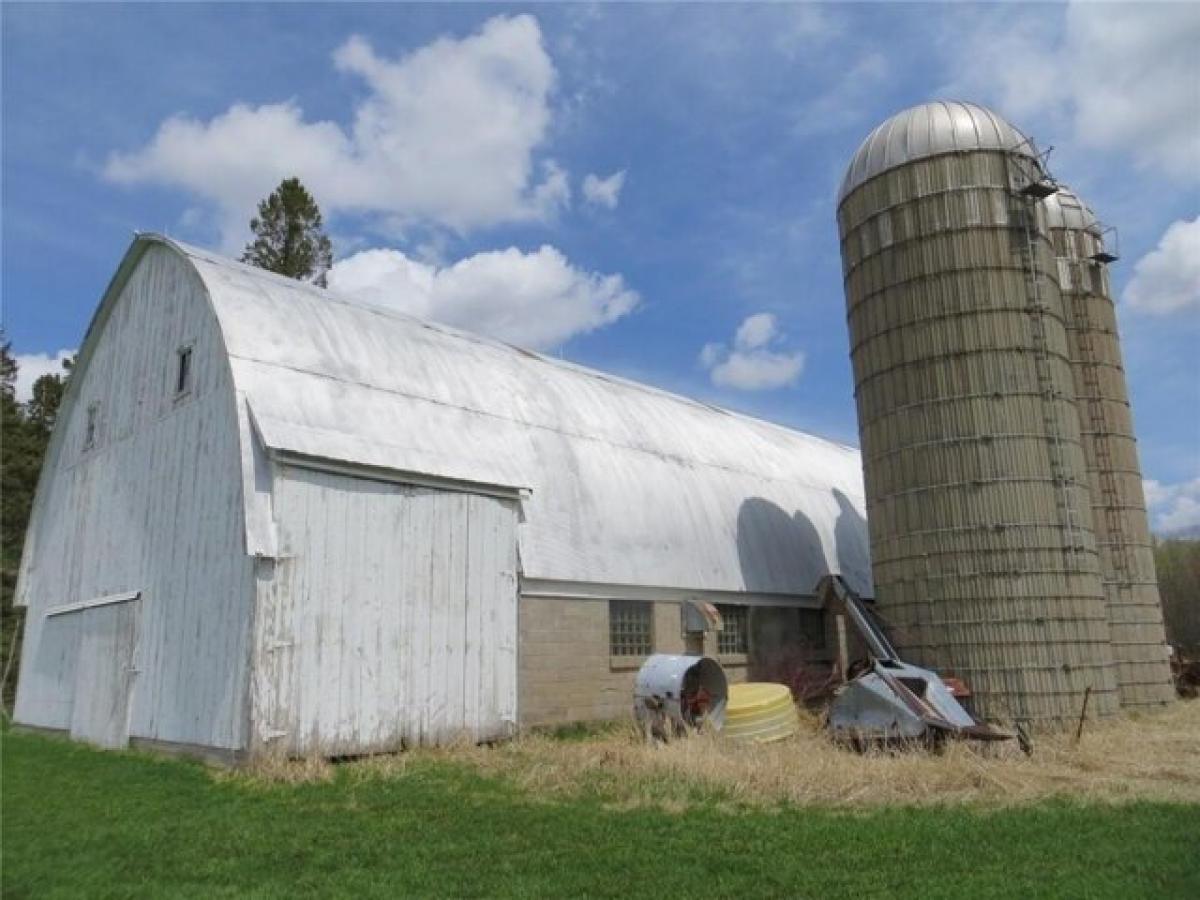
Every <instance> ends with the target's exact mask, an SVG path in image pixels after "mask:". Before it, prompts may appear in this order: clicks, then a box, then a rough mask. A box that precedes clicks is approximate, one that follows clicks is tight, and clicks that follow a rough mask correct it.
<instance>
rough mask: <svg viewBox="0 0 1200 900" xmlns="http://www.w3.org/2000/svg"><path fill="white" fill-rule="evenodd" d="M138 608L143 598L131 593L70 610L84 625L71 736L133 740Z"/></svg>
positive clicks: (111, 743)
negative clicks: (121, 598)
mask: <svg viewBox="0 0 1200 900" xmlns="http://www.w3.org/2000/svg"><path fill="white" fill-rule="evenodd" d="M139 608H140V602H139V601H138V600H136V599H131V600H128V601H125V602H121V603H110V604H107V605H104V606H96V607H94V608H91V609H83V610H80V611H78V612H73V613H69V615H70V616H72V617H76V618H77V622H78V629H79V652H78V655H77V657H76V660H75V699H74V704H73V706H72V709H71V737H73V738H75V739H76V740H82V741H88V742H89V743H92V744H98V745H100V746H101V747H124V746H125V745H126V744H128V743H129V703H130V696H131V694H132V692H133V684H134V677H135V675H136V667H135V663H134V660H135V654H136V652H137V641H138V611H139Z"/></svg>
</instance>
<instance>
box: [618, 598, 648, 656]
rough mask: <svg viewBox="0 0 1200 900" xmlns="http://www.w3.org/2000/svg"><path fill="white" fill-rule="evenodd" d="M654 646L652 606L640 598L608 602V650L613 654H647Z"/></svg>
mask: <svg viewBox="0 0 1200 900" xmlns="http://www.w3.org/2000/svg"><path fill="white" fill-rule="evenodd" d="M653 647H654V619H653V615H652V607H651V606H650V604H649V603H646V602H644V601H641V600H610V601H609V602H608V652H609V653H611V654H612V655H613V656H647V655H649V654H650V652H651V651H652V650H653Z"/></svg>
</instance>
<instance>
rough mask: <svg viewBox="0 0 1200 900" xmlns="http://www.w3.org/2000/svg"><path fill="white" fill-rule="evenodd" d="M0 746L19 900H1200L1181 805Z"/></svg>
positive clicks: (428, 761) (1191, 824)
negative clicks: (804, 797)
mask: <svg viewBox="0 0 1200 900" xmlns="http://www.w3.org/2000/svg"><path fill="white" fill-rule="evenodd" d="M3 738H4V748H3V766H4V768H3V893H4V896H5V897H11V898H16V897H83V896H87V897H126V896H138V897H164V896H165V897H217V896H251V897H293V896H380V897H383V896H388V897H394V896H554V897H568V896H598V897H602V896H611V897H617V896H620V897H635V896H655V897H672V896H697V895H699V896H739V897H763V896H788V897H795V896H810V897H831V896H856V897H860V896H890V897H961V896H968V895H969V896H972V897H1000V896H1011V897H1016V896H1020V897H1033V896H1042V897H1121V898H1130V897H1197V896H1200V807H1198V806H1196V805H1189V804H1183V803H1171V802H1134V803H1111V802H1105V803H1081V802H1078V801H1069V800H1052V801H1039V802H1037V803H1034V804H1031V805H1018V806H1008V807H1004V806H1000V807H980V806H978V805H972V804H965V805H964V804H958V805H952V806H948V807H945V808H939V807H936V806H933V807H931V806H923V807H914V806H905V807H888V808H875V809H870V810H866V811H863V810H860V811H857V812H851V811H845V810H837V809H832V808H828V807H821V806H816V807H814V806H807V807H806V806H800V805H797V804H795V803H790V802H772V803H770V804H766V805H763V804H758V805H750V806H746V805H739V804H737V803H732V802H731V798H730V796H729V794H728V792H721V791H717V790H713V789H711V788H706V787H704V786H703V785H692V786H691V788H689V792H688V795H687V798H686V799H687V802H686V803H683V804H681V805H679V807H678V809H676V810H672V809H670V808H664V807H663V805H662V804H650V805H639V804H634V805H632V806H630V805H628V804H624V805H622V804H621V803H620V802H619V801H618V799H617V798H616V797H615V796H614V795H613V794H612V793H611V788H595V789H589V790H582V791H566V792H554V791H549V792H548V791H545V790H539V789H533V788H531V787H529V786H523V785H522V784H521V783H520V782H519V780H517V779H514V778H513V777H512V774H511V772H509V773H507V774H506V773H504V772H494V773H493V772H487V771H485V770H483V769H481V768H480V766H479V764H478V760H474V759H472V758H471V757H470V756H469V755H467V756H466V757H460V756H459V755H456V754H454V753H445V752H442V753H418V754H410V755H406V757H402V759H404V762H403V764H398V763H396V762H393V763H392V764H390V765H387V764H381V763H378V762H376V763H374V764H372V763H358V764H353V765H342V766H337V767H332V768H327V767H320V768H318V770H316V774H317V777H315V778H308V779H307V780H300V781H299V782H287V781H280V780H271V779H268V778H265V777H263V775H262V774H261V773H260V774H257V775H256V774H253V773H250V774H246V773H241V774H230V773H226V772H221V771H216V770H211V769H207V768H205V767H204V766H202V765H200V764H196V763H190V762H182V761H177V760H170V759H164V758H158V757H152V756H148V755H142V754H137V753H106V752H100V751H95V750H91V749H88V748H86V747H83V746H79V745H74V744H70V743H67V742H65V741H62V740H56V739H52V738H45V737H39V736H33V735H27V734H13V733H6V734H4V735H3ZM559 743H560V744H562V746H576V745H586V744H587V743H588V741H580V742H572V743H570V744H567V743H566V742H559ZM292 774H295V773H294V772H293V773H292ZM675 799H676V800H678V799H679V798H678V797H676V798H675Z"/></svg>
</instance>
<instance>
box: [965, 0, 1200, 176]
mask: <svg viewBox="0 0 1200 900" xmlns="http://www.w3.org/2000/svg"><path fill="white" fill-rule="evenodd" d="M964 15H970V17H971V21H972V22H973V23H974V24H973V26H972V27H970V28H967V29H964V28H962V27H961V26H962V20H960V19H957V18H954V19H952V20H951V21H952V22H953V23H954V24H953V25H952V27H951V29H950V30H949V31H948V33H947V34H946V38H945V39H946V41H947V43H948V44H949V46H951V47H952V50H951V55H952V57H953V62H954V64H955V65H956V67H957V70H958V72H957V78H956V80H955V82H954V84H952V85H951V86H950V87H949V88H948V91H949V92H951V93H959V94H963V95H965V96H983V97H986V98H988V99H990V100H992V101H994V102H995V103H996V104H997V105H998V106H999V107H1000V108H1001V109H1003V110H1004V111H1005V112H1006V113H1008V114H1010V115H1012V116H1015V117H1018V118H1033V117H1035V116H1039V115H1042V114H1050V115H1061V116H1065V117H1066V118H1067V119H1068V120H1069V121H1070V122H1071V126H1072V130H1073V131H1074V137H1075V140H1077V141H1079V142H1080V143H1081V144H1083V145H1086V146H1089V147H1093V148H1100V149H1108V150H1119V151H1122V152H1126V153H1129V154H1130V155H1131V156H1132V157H1133V159H1134V161H1135V162H1136V163H1137V165H1138V166H1139V167H1141V168H1157V169H1161V170H1163V171H1165V172H1167V173H1170V174H1171V175H1174V176H1176V177H1178V178H1180V179H1184V180H1188V181H1196V180H1200V165H1198V164H1197V160H1200V126H1198V125H1197V118H1196V109H1197V102H1198V100H1200V88H1198V87H1197V85H1200V54H1198V53H1197V52H1196V47H1197V46H1200V4H1197V3H1171V4H1165V3H1144V4H1134V3H1129V4H1116V3H1093V2H1074V3H1071V4H1070V5H1069V6H1068V7H1067V9H1066V11H1065V19H1064V21H1063V23H1062V25H1063V27H1062V30H1061V33H1060V30H1059V29H1058V28H1057V27H1056V23H1055V22H1054V21H1053V19H1048V18H1047V17H1048V16H1052V15H1053V9H1052V8H1049V7H1042V6H1038V7H1031V8H1029V9H1028V10H1027V11H1026V12H1025V13H1024V14H1021V13H1020V11H1019V10H1014V8H1013V7H1011V6H1007V5H1005V6H1003V7H1000V8H997V9H996V10H995V11H992V12H991V13H987V12H986V11H985V10H983V9H981V8H978V7H973V8H972V9H971V10H970V12H969V13H964Z"/></svg>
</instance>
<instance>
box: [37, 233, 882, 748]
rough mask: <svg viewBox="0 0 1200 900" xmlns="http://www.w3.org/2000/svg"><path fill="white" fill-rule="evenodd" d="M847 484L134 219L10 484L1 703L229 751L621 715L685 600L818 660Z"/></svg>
mask: <svg viewBox="0 0 1200 900" xmlns="http://www.w3.org/2000/svg"><path fill="white" fill-rule="evenodd" d="M862 510H863V501H862V481H861V473H860V461H859V455H858V453H857V451H856V450H854V449H852V448H849V447H844V446H840V445H837V444H833V443H830V442H828V441H825V440H821V439H818V438H815V437H811V436H808V435H805V434H800V433H797V432H795V431H790V430H787V429H784V428H781V427H778V426H775V425H771V424H768V423H765V422H761V421H757V420H754V419H751V418H748V417H745V416H741V415H736V414H734V413H730V412H727V411H725V410H722V409H718V408H715V407H712V406H708V405H705V404H703V403H697V402H694V401H691V400H687V399H684V398H682V397H678V396H674V395H671V394H668V393H665V392H663V391H660V390H656V389H653V388H649V387H645V386H642V385H638V384H634V383H632V382H629V381H625V380H622V379H619V378H615V377H611V376H608V375H604V374H601V373H599V372H594V371H590V370H587V369H584V368H581V367H578V366H574V365H571V364H568V363H564V362H561V361H559V360H554V359H549V358H546V357H544V356H540V355H538V354H536V353H531V352H528V351H525V350H521V349H518V348H516V347H512V346H509V345H507V344H504V343H501V342H498V341H495V340H489V339H486V338H482V337H478V336H475V335H470V334H466V333H463V332H460V331H456V330H454V329H451V328H448V327H444V326H441V325H436V324H432V323H429V322H423V321H419V320H416V319H413V318H411V317H408V316H404V315H401V314H398V313H396V312H393V311H390V310H386V309H380V308H376V307H371V306H367V305H364V304H359V303H354V302H349V301H347V300H344V299H341V298H339V297H337V296H335V295H333V294H331V293H330V292H328V291H324V290H321V289H318V288H315V287H311V286H309V285H306V284H302V283H299V282H296V281H292V280H288V279H284V278H281V277H278V276H275V275H272V274H270V273H266V272H263V271H261V270H258V269H254V268H250V267H248V266H244V265H241V264H239V263H235V262H231V261H229V260H226V259H222V258H219V257H216V256H213V255H212V254H210V253H207V252H204V251H201V250H197V249H194V248H191V247H187V246H184V245H182V244H180V243H177V242H175V241H172V240H169V239H167V238H164V237H161V236H157V235H149V234H147V235H141V236H139V237H137V238H136V239H135V240H134V242H133V244H132V246H131V247H130V249H129V251H128V253H127V254H126V256H125V258H124V260H123V261H122V262H121V265H120V267H119V268H118V270H117V273H116V275H115V276H114V278H113V281H112V283H111V284H110V286H109V288H108V290H107V292H106V293H105V295H104V297H103V299H102V301H101V303H100V306H99V309H98V310H97V312H96V314H95V317H94V319H93V321H92V323H91V325H90V327H89V329H88V332H87V335H86V338H85V340H84V342H83V346H82V347H81V349H80V353H79V358H78V364H77V367H76V369H75V373H74V375H73V376H72V379H71V384H70V388H69V390H68V393H67V397H66V398H65V400H64V403H63V407H62V410H61V413H60V418H59V423H58V427H57V429H56V431H55V434H54V437H53V440H52V441H51V445H50V449H49V451H48V454H47V459H46V464H45V467H44V470H43V473H42V477H41V482H40V484H39V486H38V492H37V498H36V500H35V504H34V509H33V515H32V519H31V522H30V527H29V532H28V536H27V541H26V545H25V553H24V557H23V559H22V563H21V570H20V576H19V582H18V587H17V602H18V604H21V605H24V606H27V607H28V609H27V616H26V632H25V638H24V652H23V656H22V663H21V676H20V683H19V689H18V695H17V705H16V714H15V719H16V721H17V722H18V723H20V724H23V725H26V726H33V727H39V728H45V729H55V730H59V731H63V732H68V733H70V734H71V735H72V736H74V737H77V738H80V739H84V740H89V741H92V742H95V743H100V744H103V745H107V746H123V745H125V744H127V743H129V742H130V741H132V742H133V743H135V744H147V745H155V746H161V747H164V748H178V749H183V750H190V751H200V752H206V753H209V754H216V755H222V756H226V757H228V758H230V759H232V758H237V757H239V756H242V755H245V754H254V753H261V752H264V751H267V750H279V751H283V752H287V753H292V754H306V753H320V754H326V755H341V754H356V753H365V752H372V751H377V750H387V749H394V748H397V747H401V746H405V745H411V744H419V743H431V742H437V741H441V740H445V739H448V738H450V737H453V736H457V735H460V734H468V735H470V736H472V737H474V738H476V739H481V740H482V739H489V738H494V737H500V736H504V735H508V734H511V733H513V732H514V731H515V730H516V729H518V728H520V727H523V726H530V725H539V724H548V723H555V722H568V721H573V720H583V719H600V718H608V717H614V716H619V715H624V714H626V712H627V710H628V709H629V704H630V690H631V687H632V681H633V675H634V672H635V671H636V669H637V667H638V665H639V664H640V661H641V660H642V659H643V658H644V656H645V654H646V653H648V652H652V651H680V650H682V649H684V646H685V636H684V634H683V632H682V630H681V624H680V623H681V609H682V606H681V605H682V604H684V603H685V602H686V601H689V600H703V601H708V602H712V603H715V604H719V605H720V608H721V609H722V611H723V612H724V613H725V619H726V628H725V630H724V631H723V632H721V634H720V635H709V636H708V637H707V638H703V637H701V638H698V640H699V642H700V644H699V646H697V645H696V644H695V642H694V641H693V642H692V643H688V644H687V646H688V647H689V649H692V650H705V651H707V652H710V653H711V654H713V655H715V656H716V657H717V658H718V659H719V660H721V661H722V663H723V664H724V665H725V666H726V668H727V669H728V670H729V671H730V672H731V673H732V674H733V675H734V677H746V676H748V675H749V676H753V675H755V674H756V670H758V671H757V674H760V675H761V674H762V671H765V669H766V668H769V667H772V666H774V667H776V668H778V666H780V665H781V664H785V663H788V662H789V661H792V662H795V661H799V660H802V661H811V660H814V659H818V660H819V659H820V658H822V655H823V650H822V645H823V643H824V634H823V631H822V625H821V623H820V618H819V613H818V614H816V617H815V618H814V613H813V610H814V609H815V608H816V606H817V602H816V600H815V598H814V596H813V589H814V586H815V584H816V582H817V580H818V579H819V578H820V576H821V575H823V574H825V573H826V572H842V573H843V574H844V575H845V577H846V578H847V579H848V580H849V581H850V582H851V584H852V585H854V586H855V587H857V588H858V589H859V590H860V591H862V592H864V593H868V594H869V593H870V586H869V582H868V579H869V563H868V560H867V550H866V548H867V539H866V529H865V523H864V520H863V516H862ZM706 641H707V642H708V643H705V642H706Z"/></svg>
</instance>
